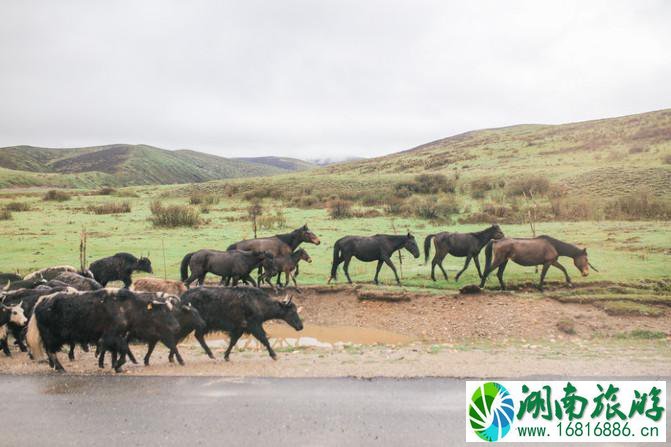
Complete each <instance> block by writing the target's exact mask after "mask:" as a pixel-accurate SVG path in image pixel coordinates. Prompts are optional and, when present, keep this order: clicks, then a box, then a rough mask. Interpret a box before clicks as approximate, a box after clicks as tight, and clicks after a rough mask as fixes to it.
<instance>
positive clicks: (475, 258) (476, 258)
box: [473, 253, 482, 279]
mask: <svg viewBox="0 0 671 447" xmlns="http://www.w3.org/2000/svg"><path fill="white" fill-rule="evenodd" d="M473 263H475V268H476V269H478V276H479V277H480V279H482V271H481V270H480V253H476V254H475V256H473Z"/></svg>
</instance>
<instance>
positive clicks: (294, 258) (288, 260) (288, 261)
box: [258, 248, 312, 292]
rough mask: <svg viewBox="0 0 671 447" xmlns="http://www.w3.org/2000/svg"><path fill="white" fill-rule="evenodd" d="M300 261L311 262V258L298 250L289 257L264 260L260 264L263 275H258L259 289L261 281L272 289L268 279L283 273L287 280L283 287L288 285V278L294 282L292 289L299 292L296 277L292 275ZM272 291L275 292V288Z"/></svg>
mask: <svg viewBox="0 0 671 447" xmlns="http://www.w3.org/2000/svg"><path fill="white" fill-rule="evenodd" d="M300 261H305V262H312V258H311V257H310V255H309V254H308V252H307V251H305V250H304V249H302V248H299V249H298V250H296V251H295V252H293V253H291V254H290V255H285V256H278V257H276V258H267V259H265V260H264V261H263V263H262V264H261V265H262V266H263V270H264V272H263V274H261V275H259V279H258V282H259V287H261V283H262V282H263V281H265V282H266V283H268V285H269V286H270V287H273V285H272V283H271V282H270V278H272V277H273V276H274V275H275V274H276V273H282V272H284V274H285V275H286V277H287V280H286V282H285V283H284V287H285V288H286V287H287V286H288V285H289V278H291V280H292V281H293V282H294V287H295V288H296V290H297V291H299V292H300V289H299V288H298V284H297V283H296V275H295V274H294V271H295V270H296V269H297V268H298V263H299V262H300ZM273 290H275V291H277V290H276V289H275V287H273Z"/></svg>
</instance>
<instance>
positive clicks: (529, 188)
mask: <svg viewBox="0 0 671 447" xmlns="http://www.w3.org/2000/svg"><path fill="white" fill-rule="evenodd" d="M506 190H507V192H508V194H509V195H511V196H522V195H524V194H526V195H528V196H538V195H544V194H546V193H547V192H548V191H549V190H550V181H549V180H548V179H547V178H545V177H543V176H542V175H533V174H527V175H519V176H517V177H516V178H514V179H513V180H511V181H510V182H508V183H507V184H506Z"/></svg>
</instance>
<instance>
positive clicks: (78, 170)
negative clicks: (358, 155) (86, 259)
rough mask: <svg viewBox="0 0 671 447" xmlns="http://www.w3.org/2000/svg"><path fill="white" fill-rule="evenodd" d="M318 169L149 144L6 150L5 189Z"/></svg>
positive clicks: (0, 165) (2, 152) (0, 166)
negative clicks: (168, 148) (163, 147)
mask: <svg viewBox="0 0 671 447" xmlns="http://www.w3.org/2000/svg"><path fill="white" fill-rule="evenodd" d="M313 166H314V165H312V164H310V163H307V162H304V161H301V160H296V159H292V158H283V157H260V158H224V157H218V156H216V155H209V154H204V153H202V152H196V151H192V150H176V151H170V150H166V149H160V148H157V147H153V146H148V145H143V144H139V145H130V144H112V145H106V146H95V147H84V148H67V149H51V148H41V147H33V146H12V147H5V148H0V187H12V186H60V187H97V186H129V185H144V184H173V183H193V182H203V181H208V180H220V179H227V178H237V177H257V176H268V175H276V174H283V173H287V172H293V171H298V170H304V169H309V168H311V167H313Z"/></svg>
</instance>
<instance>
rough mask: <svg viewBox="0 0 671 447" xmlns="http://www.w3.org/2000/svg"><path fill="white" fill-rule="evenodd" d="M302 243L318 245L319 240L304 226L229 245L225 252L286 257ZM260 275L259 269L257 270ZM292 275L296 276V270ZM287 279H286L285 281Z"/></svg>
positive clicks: (278, 282)
mask: <svg viewBox="0 0 671 447" xmlns="http://www.w3.org/2000/svg"><path fill="white" fill-rule="evenodd" d="M303 242H307V243H310V244H315V245H319V244H320V240H319V238H318V237H317V235H316V234H314V233H313V232H312V231H310V229H309V228H308V225H307V224H305V225H303V226H302V227H300V228H296V229H295V230H294V231H292V232H291V233H286V234H276V235H275V236H270V237H260V238H258V239H246V240H244V241H239V242H236V243H235V244H231V245H230V246H229V247H228V248H227V250H254V251H267V252H269V253H270V254H272V255H273V256H286V255H290V254H291V253H293V252H294V251H295V250H296V249H297V248H298V246H299V245H301V244H302V243H303ZM259 274H261V268H259ZM294 275H298V269H296V272H295V273H294ZM280 276H281V273H280V274H278V275H277V285H280ZM288 280H289V277H287V281H288Z"/></svg>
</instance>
